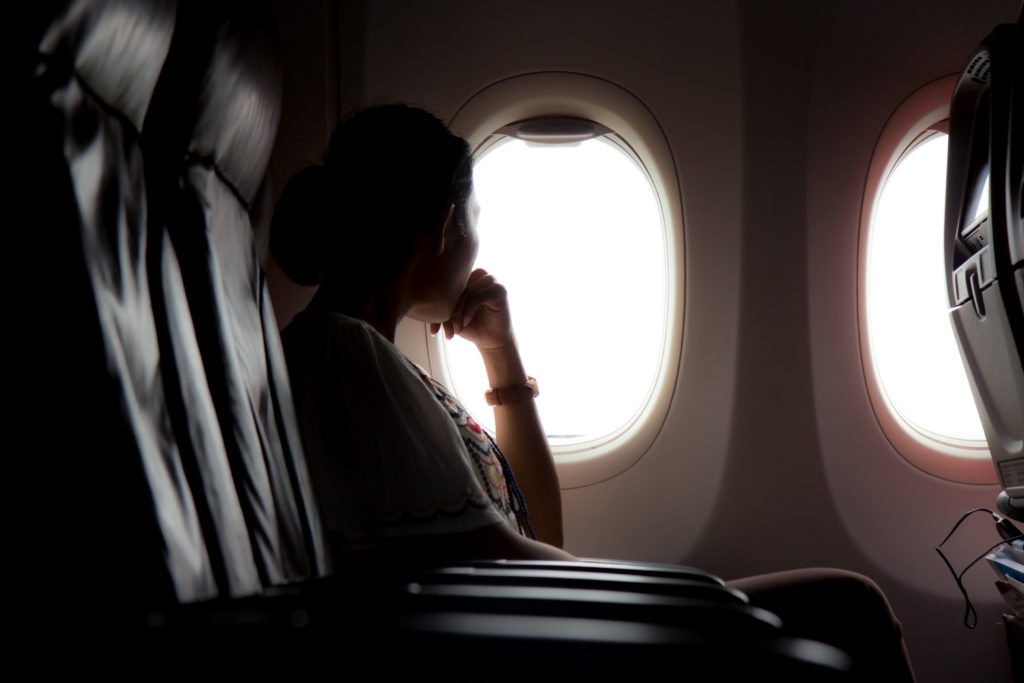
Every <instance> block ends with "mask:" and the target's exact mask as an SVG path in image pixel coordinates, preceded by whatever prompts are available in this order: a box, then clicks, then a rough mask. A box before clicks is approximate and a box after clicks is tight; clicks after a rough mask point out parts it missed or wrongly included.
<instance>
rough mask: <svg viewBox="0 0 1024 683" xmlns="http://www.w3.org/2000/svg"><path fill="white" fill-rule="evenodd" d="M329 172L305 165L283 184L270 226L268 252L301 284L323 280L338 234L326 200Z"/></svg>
mask: <svg viewBox="0 0 1024 683" xmlns="http://www.w3.org/2000/svg"><path fill="white" fill-rule="evenodd" d="M328 176H329V172H328V171H327V169H325V168H324V167H323V166H307V167H306V168H304V169H303V170H301V171H299V172H298V173H297V174H296V175H295V176H294V177H292V179H291V180H289V181H288V184H287V185H285V188H284V191H283V192H282V193H281V197H280V198H279V199H278V201H277V206H276V207H275V209H274V217H273V219H272V220H271V223H270V250H271V251H272V252H273V254H274V258H275V259H276V260H277V262H278V264H279V265H280V266H281V270H283V271H284V273H285V275H287V276H288V277H289V278H290V279H292V280H293V281H295V282H296V283H298V284H300V285H316V284H320V282H322V281H323V278H324V276H325V275H326V273H327V270H328V268H329V265H330V260H329V259H328V256H329V255H330V254H332V253H333V249H331V246H332V245H331V244H329V242H332V241H333V240H334V234H335V233H336V232H337V231H338V228H339V226H338V225H337V223H338V215H337V213H336V207H333V206H332V202H330V201H329V200H328V197H329V192H328V187H329V181H328Z"/></svg>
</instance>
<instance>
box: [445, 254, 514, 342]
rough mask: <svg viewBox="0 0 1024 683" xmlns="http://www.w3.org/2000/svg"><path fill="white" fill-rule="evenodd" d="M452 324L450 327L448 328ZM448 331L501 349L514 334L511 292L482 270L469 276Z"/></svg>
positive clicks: (446, 328)
mask: <svg viewBox="0 0 1024 683" xmlns="http://www.w3.org/2000/svg"><path fill="white" fill-rule="evenodd" d="M449 323H450V324H451V328H450V329H449V327H448V326H447V325H448V324H449ZM445 332H446V333H447V334H449V338H451V337H450V335H452V334H459V335H461V336H463V337H465V338H467V339H468V340H470V341H472V342H474V343H475V344H477V345H478V346H480V345H486V346H499V345H501V344H503V343H505V342H506V341H507V338H508V336H509V335H510V334H511V321H510V320H509V312H508V292H507V291H506V290H505V287H504V285H502V284H501V283H499V282H498V281H497V280H495V279H494V277H493V276H492V275H490V274H489V273H487V271H485V270H483V269H477V270H474V271H473V272H472V273H470V276H469V278H468V282H467V283H466V289H465V291H463V293H462V296H460V297H459V301H458V302H457V303H456V305H455V310H454V311H453V312H452V317H451V319H450V320H449V321H448V323H446V327H445Z"/></svg>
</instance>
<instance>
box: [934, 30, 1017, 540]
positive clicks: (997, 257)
mask: <svg viewBox="0 0 1024 683" xmlns="http://www.w3.org/2000/svg"><path fill="white" fill-rule="evenodd" d="M1022 90H1024V65H1022V45H1021V26H1020V22H1019V21H1018V23H1017V24H1005V25H1001V26H997V27H996V28H995V30H994V31H993V32H992V34H991V35H990V36H989V37H988V38H987V39H986V40H985V41H984V42H983V43H982V45H981V46H980V47H979V48H978V49H977V50H976V51H975V53H974V54H973V55H972V56H971V58H970V60H968V64H967V67H966V69H965V70H964V72H963V74H962V75H961V78H960V81H959V82H958V84H957V86H956V89H955V91H954V94H953V101H952V104H951V107H950V120H949V157H948V158H949V161H948V168H947V178H946V183H947V185H946V220H945V246H946V273H947V287H948V293H949V305H950V307H951V310H950V316H951V319H952V323H953V329H954V332H955V335H956V338H957V343H958V345H959V347H960V352H961V356H962V358H963V361H964V366H965V367H966V369H967V375H968V379H969V381H970V384H971V389H972V392H973V394H974V399H975V403H976V404H977V406H978V413H979V415H980V417H981V421H982V426H983V428H984V430H985V437H986V439H987V441H988V445H989V449H990V452H991V454H992V459H993V462H994V464H995V466H996V471H997V473H998V475H999V478H1000V482H1001V484H1002V487H1003V492H1002V494H1000V497H999V500H998V504H999V507H1000V509H1002V510H1003V512H1004V513H1005V514H1007V515H1009V516H1011V517H1013V518H1015V519H1018V520H1024V213H1022V212H1024V196H1022V195H1024V189H1022V187H1024V180H1022V177H1024V172H1022V167H1024V140H1022V137H1024V125H1022V121H1021V119H1024V94H1022ZM986 170H987V171H988V173H989V178H990V182H989V188H990V189H989V211H988V212H985V213H983V214H982V215H981V217H979V218H978V219H977V220H973V221H972V220H970V217H971V216H973V215H974V210H973V209H974V207H975V206H977V205H978V203H979V201H980V202H984V201H985V198H984V197H982V196H981V195H982V189H983V183H984V177H985V171H986Z"/></svg>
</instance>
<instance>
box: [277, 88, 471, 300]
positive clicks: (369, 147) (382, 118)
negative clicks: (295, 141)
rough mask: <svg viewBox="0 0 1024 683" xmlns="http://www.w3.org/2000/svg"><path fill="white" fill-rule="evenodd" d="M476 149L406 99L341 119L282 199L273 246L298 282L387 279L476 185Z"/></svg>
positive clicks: (461, 210)
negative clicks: (317, 161) (319, 158)
mask: <svg viewBox="0 0 1024 683" xmlns="http://www.w3.org/2000/svg"><path fill="white" fill-rule="evenodd" d="M472 173H473V169H472V156H471V154H470V149H469V145H468V144H467V143H466V141H465V140H463V139H462V138H460V137H458V136H456V135H454V134H453V133H452V132H451V131H450V130H448V127H447V126H446V125H445V124H444V123H443V122H441V121H440V120H439V119H438V118H437V117H435V116H433V115H432V114H430V113H428V112H426V111H424V110H422V109H418V108H416V107H410V106H407V105H402V104H388V105H381V106H377V107H372V108H369V109H364V110H362V111H360V112H358V113H356V114H355V115H354V116H352V117H351V118H350V119H348V120H347V121H345V122H344V123H342V124H341V125H339V126H338V127H337V128H336V129H335V130H334V133H333V134H332V135H331V142H330V145H329V147H328V149H327V154H326V157H325V160H324V164H323V165H322V166H310V167H307V168H305V169H303V170H302V171H300V172H299V173H298V174H296V175H295V177H293V178H292V179H291V180H290V181H289V182H288V184H287V185H286V186H285V189H284V192H283V193H282V194H281V197H280V199H279V200H278V204H277V207H276V208H275V210H274V217H273V220H272V222H271V232H270V246H271V249H272V251H273V253H274V257H275V258H276V259H277V261H278V263H279V264H280V266H281V268H282V270H284V272H285V274H286V275H287V276H288V277H289V278H291V279H292V280H294V281H295V282H297V283H299V284H303V285H312V284H319V283H321V282H323V281H324V280H325V279H328V278H343V279H346V280H348V281H350V282H352V283H359V282H371V281H372V282H373V283H379V282H383V281H385V280H386V279H388V278H390V277H394V276H395V275H397V274H398V273H399V272H401V270H402V268H404V267H405V265H406V264H407V263H408V259H409V258H410V257H411V256H412V253H413V250H414V249H415V247H416V244H417V241H418V239H419V238H420V237H421V236H423V235H425V234H427V233H428V231H430V230H432V229H436V227H437V224H438V221H440V219H441V217H442V216H443V212H444V211H445V209H447V208H448V207H449V206H451V205H452V204H454V205H455V206H456V216H457V217H458V220H459V221H460V223H461V224H462V225H463V226H464V221H465V215H466V210H467V209H466V207H467V204H468V201H469V196H470V194H471V193H472V190H473V175H472Z"/></svg>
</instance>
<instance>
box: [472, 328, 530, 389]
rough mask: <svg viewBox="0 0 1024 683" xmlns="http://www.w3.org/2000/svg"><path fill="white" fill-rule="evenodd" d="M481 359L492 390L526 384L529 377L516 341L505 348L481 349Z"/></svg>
mask: <svg viewBox="0 0 1024 683" xmlns="http://www.w3.org/2000/svg"><path fill="white" fill-rule="evenodd" d="M479 351H480V357H481V358H482V359H483V362H484V369H485V370H486V371H487V381H488V382H489V383H490V385H491V387H492V388H500V387H508V386H514V385H517V384H523V383H525V382H526V381H527V380H528V379H529V377H528V376H527V374H526V369H525V367H524V366H523V359H522V358H521V357H520V355H519V347H518V346H517V345H516V342H515V340H514V339H513V340H511V341H510V342H509V343H508V344H505V345H503V346H495V347H490V348H484V349H479Z"/></svg>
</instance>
